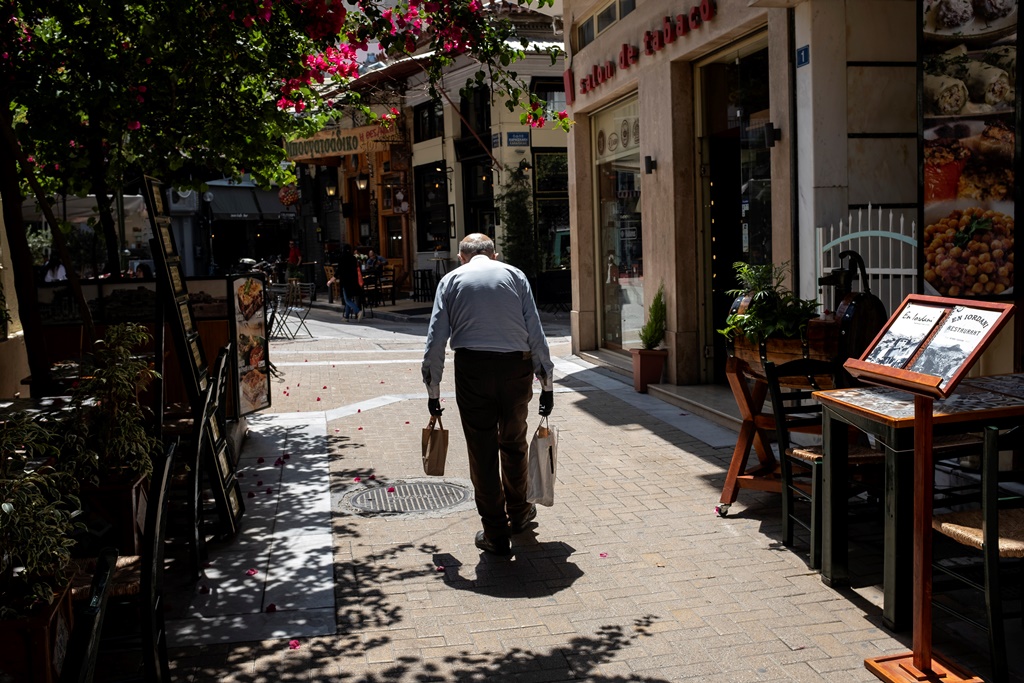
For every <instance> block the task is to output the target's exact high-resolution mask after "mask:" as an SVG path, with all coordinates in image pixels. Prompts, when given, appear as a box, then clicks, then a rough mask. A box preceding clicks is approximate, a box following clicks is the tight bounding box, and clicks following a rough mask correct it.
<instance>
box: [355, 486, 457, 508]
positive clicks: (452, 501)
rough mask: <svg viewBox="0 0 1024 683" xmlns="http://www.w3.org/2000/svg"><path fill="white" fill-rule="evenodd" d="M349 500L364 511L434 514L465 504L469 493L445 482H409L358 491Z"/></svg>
mask: <svg viewBox="0 0 1024 683" xmlns="http://www.w3.org/2000/svg"><path fill="white" fill-rule="evenodd" d="M389 488H393V489H394V491H390V492H389V491H388V489H389ZM347 498H348V504H349V505H351V506H352V507H354V508H355V509H357V510H360V511H362V512H392V513H396V512H397V513H401V512H432V511H435V510H446V509H448V508H453V507H456V506H458V505H461V504H462V503H465V502H466V501H467V500H469V498H470V490H469V489H467V488H466V487H465V486H462V485H460V484H453V483H450V482H445V481H406V482H397V483H395V484H394V485H393V486H374V487H372V488H368V489H363V490H360V491H356V492H355V493H352V494H350V495H349V496H347Z"/></svg>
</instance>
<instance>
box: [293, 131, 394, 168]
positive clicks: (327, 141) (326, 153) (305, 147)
mask: <svg viewBox="0 0 1024 683" xmlns="http://www.w3.org/2000/svg"><path fill="white" fill-rule="evenodd" d="M386 132H387V130H386V129H385V128H384V127H382V126H361V127H359V128H332V129H330V130H322V131H320V132H319V133H317V134H316V135H314V136H313V137H311V138H302V139H299V140H292V141H291V142H286V143H284V147H285V151H286V152H287V154H288V160H289V161H307V160H309V159H319V158H321V157H337V156H342V155H345V154H362V153H363V152H365V151H366V148H367V145H368V143H370V142H372V141H374V140H376V139H377V138H379V137H382V136H383V135H384V134H385V133H386Z"/></svg>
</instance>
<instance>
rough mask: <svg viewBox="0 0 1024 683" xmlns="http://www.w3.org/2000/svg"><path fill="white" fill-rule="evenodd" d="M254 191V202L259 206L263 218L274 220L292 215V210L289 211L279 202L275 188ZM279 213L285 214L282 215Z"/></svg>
mask: <svg viewBox="0 0 1024 683" xmlns="http://www.w3.org/2000/svg"><path fill="white" fill-rule="evenodd" d="M255 192H256V203H257V204H258V205H259V207H260V213H261V214H263V220H265V221H276V220H280V219H281V218H284V219H285V220H287V219H289V218H291V217H292V216H293V215H294V210H292V211H289V210H288V208H287V207H286V206H285V205H284V204H282V203H281V200H280V199H279V198H278V196H277V190H259V189H257V190H255ZM281 214H285V215H284V216H282V215H281Z"/></svg>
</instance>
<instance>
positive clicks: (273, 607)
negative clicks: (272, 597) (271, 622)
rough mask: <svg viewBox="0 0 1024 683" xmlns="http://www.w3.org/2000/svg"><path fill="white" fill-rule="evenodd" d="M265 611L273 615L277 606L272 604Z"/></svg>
mask: <svg viewBox="0 0 1024 683" xmlns="http://www.w3.org/2000/svg"><path fill="white" fill-rule="evenodd" d="M266 611H267V612H268V613H270V614H273V613H274V612H276V611H277V605H275V604H274V603H270V604H269V605H267V609H266Z"/></svg>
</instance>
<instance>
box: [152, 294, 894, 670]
mask: <svg viewBox="0 0 1024 683" xmlns="http://www.w3.org/2000/svg"><path fill="white" fill-rule="evenodd" d="M386 310H387V309H383V310H382V313H383V312H384V311H386ZM544 317H545V323H546V330H547V332H548V335H549V339H550V343H551V345H552V352H553V355H554V356H556V358H557V360H556V368H557V376H556V394H555V410H554V413H553V415H552V417H551V423H552V425H554V426H557V428H558V430H559V438H560V444H559V461H558V485H557V489H556V494H555V505H554V506H553V507H551V508H541V509H540V513H539V515H538V519H537V521H538V523H539V524H538V526H537V527H536V528H535V529H533V530H532V531H529V532H527V533H524V534H522V535H519V536H516V537H515V538H514V539H513V549H514V556H513V557H512V558H509V559H505V558H496V557H493V556H488V555H485V554H482V553H481V552H479V551H478V550H477V549H476V548H475V547H474V545H473V536H474V534H475V532H476V531H477V529H479V519H478V517H477V515H476V512H475V509H474V508H473V505H472V499H471V495H470V498H469V499H468V500H465V501H461V502H459V501H456V502H455V504H454V506H453V507H450V508H448V509H444V510H433V511H426V512H413V513H404V514H379V513H368V512H365V511H362V510H361V509H360V508H359V506H358V503H359V501H360V500H367V499H370V498H372V497H373V494H376V495H377V498H379V499H383V500H386V499H387V496H388V495H393V494H395V493H401V492H402V491H404V490H405V488H404V487H405V486H406V485H411V484H414V483H416V482H422V481H424V480H426V479H427V478H426V477H424V475H423V474H422V467H421V464H420V455H419V450H420V446H419V439H420V429H421V428H422V427H423V426H424V425H425V423H426V421H427V412H426V394H425V391H424V388H423V385H422V384H421V381H420V370H419V365H420V359H421V354H422V348H423V340H424V334H425V330H426V325H425V317H423V316H422V314H421V316H419V317H415V318H413V319H410V320H408V321H405V322H399V321H396V320H384V319H382V318H380V317H377V318H375V319H370V320H364V321H362V323H345V322H344V321H342V320H341V319H340V315H339V314H337V313H335V312H334V311H327V310H322V309H318V310H314V311H313V312H312V314H311V315H310V318H309V323H308V324H309V328H310V330H311V331H312V333H313V335H314V338H313V339H309V338H302V337H300V338H299V339H297V340H288V341H275V342H274V343H273V344H272V351H271V358H272V360H273V362H274V364H275V365H276V366H277V369H278V370H279V372H280V377H278V378H277V379H275V380H274V382H273V389H272V391H273V407H272V409H271V410H269V411H266V412H265V413H261V414H260V415H259V416H256V417H254V418H253V419H252V420H251V429H252V431H251V434H250V438H249V441H248V442H247V445H246V448H245V449H244V450H243V454H242V459H241V462H240V471H241V472H242V475H243V478H242V480H241V481H242V482H243V487H242V488H243V492H244V493H245V494H246V496H247V499H246V502H247V506H248V510H247V513H246V518H245V524H244V527H243V531H242V533H241V534H240V536H239V539H237V540H236V542H235V543H234V544H232V545H229V546H220V547H218V546H214V547H213V548H212V549H211V566H210V568H209V569H208V571H207V577H205V578H204V579H203V580H202V581H201V582H200V584H199V586H197V587H196V588H195V590H194V591H193V593H192V594H191V595H188V594H177V595H174V596H172V602H173V603H174V604H172V606H171V609H172V612H173V613H172V614H169V617H168V619H169V630H170V631H171V639H172V645H174V646H173V647H172V649H171V658H172V667H173V669H174V672H175V677H176V680H177V681H286V680H287V681H290V680H312V681H346V682H352V683H371V682H373V683H375V682H379V681H410V682H411V681H483V680H501V681H524V682H525V681H565V680H585V681H609V682H611V681H652V682H653V681H689V680H701V681H719V682H722V683H739V682H742V681H843V682H844V683H845V682H850V681H873V680H876V679H875V678H874V677H873V676H872V675H871V674H870V673H868V672H867V671H866V670H865V669H864V666H863V660H864V658H865V657H873V656H878V655H882V654H885V653H892V652H897V651H903V650H906V649H907V643H906V641H904V642H900V641H899V640H897V639H895V638H894V637H893V636H892V635H891V634H889V633H888V632H887V631H885V630H883V629H882V628H881V627H880V626H879V623H880V618H879V615H878V610H877V609H875V608H874V606H873V605H870V604H866V603H865V601H863V600H856V597H857V596H856V594H854V593H852V592H844V593H840V592H837V591H834V590H832V589H830V588H828V587H826V586H824V585H823V584H822V583H821V581H820V580H819V578H818V575H817V573H816V572H813V571H811V570H810V569H808V567H807V565H806V561H805V558H804V556H803V555H802V554H799V553H796V552H792V551H790V550H787V549H784V548H783V547H782V546H781V544H780V543H779V537H780V534H779V531H780V528H779V523H778V517H779V511H778V497H777V496H775V495H766V494H757V493H753V492H749V491H744V492H742V494H741V496H740V500H739V502H738V503H737V504H736V505H734V506H733V509H732V511H731V514H730V516H729V517H727V518H724V519H721V518H718V517H716V515H715V514H714V505H715V503H716V502H717V501H718V496H719V493H720V491H721V486H722V482H723V478H724V474H725V466H726V462H727V460H728V457H729V455H730V453H731V448H732V445H733V444H734V443H735V434H733V433H731V432H729V431H728V430H725V429H722V428H720V427H717V426H715V425H712V424H711V423H708V422H706V421H704V420H702V419H701V418H698V417H695V416H691V415H686V414H683V411H681V410H680V409H678V408H675V407H673V406H670V405H668V404H665V403H661V402H659V401H658V400H656V399H653V398H650V397H648V396H646V395H640V394H636V393H635V392H634V391H633V389H632V386H631V384H628V383H627V382H626V381H625V379H626V378H622V377H619V376H616V375H613V374H610V373H608V372H607V371H604V370H601V369H596V368H594V367H593V366H590V365H589V364H587V363H585V362H583V361H582V360H581V359H579V358H577V357H574V356H572V355H571V353H570V348H569V336H568V335H569V329H568V319H567V316H566V315H565V314H561V315H560V317H558V318H555V317H553V316H551V315H549V314H545V316H544ZM453 392H454V383H453V381H452V375H451V357H450V356H449V362H448V366H447V367H446V375H445V379H444V382H443V383H442V396H443V397H444V398H445V399H446V402H445V403H444V406H445V407H446V411H445V414H444V424H445V426H446V427H448V428H449V429H450V430H451V444H450V448H449V455H448V467H447V472H446V476H445V477H444V478H443V479H441V480H432V481H433V482H434V483H437V481H443V482H449V483H451V484H454V485H459V484H462V485H465V486H468V484H469V482H468V479H469V470H468V465H467V462H466V452H465V440H464V438H463V436H462V433H461V428H460V424H459V419H458V410H457V408H456V406H455V401H454V396H453ZM538 393H539V391H538ZM536 400H537V399H536V397H535V398H534V403H533V408H532V409H531V419H530V428H531V430H532V429H534V428H535V427H536V424H537V422H538V420H539V418H537V417H536ZM284 454H287V455H288V458H287V459H283V460H282V461H280V462H276V461H277V458H279V457H282V456H283V455H284ZM259 459H262V460H263V462H258V460H259ZM271 459H274V461H275V462H276V464H275V465H273V466H272V465H271ZM328 477H329V481H328ZM257 482H259V484H258V485H257ZM328 484H329V485H328ZM392 487H395V488H396V491H395V492H389V491H388V489H390V488H392ZM452 490H456V491H457V490H459V489H458V488H457V486H456V487H453V489H452ZM249 494H252V495H251V496H249ZM353 496H356V498H353ZM261 543H262V544H263V545H260V544H261ZM309 549H312V550H310V552H309V553H307V554H303V553H305V552H306V550H309ZM285 551H287V552H285ZM250 570H254V571H255V573H254V574H253V573H251V572H250ZM851 598H853V599H851ZM271 605H272V607H271ZM218 611H219V613H218ZM226 624H232V625H233V626H232V627H231V628H226V627H225V625H226Z"/></svg>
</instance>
